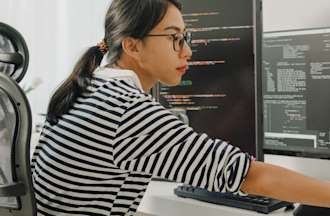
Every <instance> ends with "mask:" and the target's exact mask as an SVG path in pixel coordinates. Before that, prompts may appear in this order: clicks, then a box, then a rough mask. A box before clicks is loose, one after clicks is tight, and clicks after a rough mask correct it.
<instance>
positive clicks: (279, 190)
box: [241, 161, 330, 207]
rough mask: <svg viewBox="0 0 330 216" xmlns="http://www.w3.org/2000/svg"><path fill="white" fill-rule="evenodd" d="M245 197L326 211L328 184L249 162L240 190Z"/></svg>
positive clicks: (329, 196) (328, 204) (329, 205)
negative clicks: (296, 204)
mask: <svg viewBox="0 0 330 216" xmlns="http://www.w3.org/2000/svg"><path fill="white" fill-rule="evenodd" d="M241 190H242V191H244V192H246V193H249V194H256V195H264V196H269V197H273V198H277V199H280V200H286V201H290V202H299V203H304V204H309V205H317V206H324V207H330V182H326V181H321V180H317V179H315V178H311V177H308V176H305V175H302V174H300V173H297V172H294V171H291V170H288V169H285V168H282V167H279V166H275V165H271V164H266V163H261V162H255V161H254V162H252V163H251V166H250V169H249V172H248V175H247V177H246V180H245V182H244V183H243V185H242V188H241Z"/></svg>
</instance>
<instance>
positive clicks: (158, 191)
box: [138, 181, 293, 216]
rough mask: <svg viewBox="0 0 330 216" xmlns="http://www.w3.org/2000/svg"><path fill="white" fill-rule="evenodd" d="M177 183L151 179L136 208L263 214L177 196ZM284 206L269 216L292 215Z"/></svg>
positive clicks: (169, 213) (168, 214) (212, 215)
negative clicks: (175, 189)
mask: <svg viewBox="0 0 330 216" xmlns="http://www.w3.org/2000/svg"><path fill="white" fill-rule="evenodd" d="M178 185H180V184H179V183H172V182H161V181H151V182H150V184H149V186H148V189H147V191H146V194H145V195H144V197H143V199H142V201H141V204H140V206H139V208H138V211H139V212H142V213H146V214H151V215H157V216H201V215H202V216H265V215H266V214H262V213H257V212H254V211H249V210H244V209H237V208H232V207H227V206H220V205H215V204H211V203H206V202H201V201H197V200H193V199H189V198H180V197H177V196H176V195H175V194H174V192H173V190H174V188H176V187H177V186H178ZM292 212H293V211H288V212H285V211H284V208H282V209H279V210H277V211H274V212H272V213H271V214H268V215H269V216H292V215H293V213H292Z"/></svg>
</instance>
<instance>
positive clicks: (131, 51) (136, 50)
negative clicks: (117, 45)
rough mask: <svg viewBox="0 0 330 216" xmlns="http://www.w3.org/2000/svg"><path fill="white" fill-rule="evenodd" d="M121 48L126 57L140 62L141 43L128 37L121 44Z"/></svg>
mask: <svg viewBox="0 0 330 216" xmlns="http://www.w3.org/2000/svg"><path fill="white" fill-rule="evenodd" d="M121 46H122V48H123V51H124V52H125V53H126V55H128V56H130V57H132V58H134V59H136V60H138V59H139V57H140V52H141V41H140V40H139V39H135V38H132V37H127V38H125V39H124V40H123V41H122V42H121Z"/></svg>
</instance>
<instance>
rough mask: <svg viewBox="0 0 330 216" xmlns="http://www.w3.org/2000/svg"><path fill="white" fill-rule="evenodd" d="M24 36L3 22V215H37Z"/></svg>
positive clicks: (0, 62)
mask: <svg viewBox="0 0 330 216" xmlns="http://www.w3.org/2000/svg"><path fill="white" fill-rule="evenodd" d="M28 56H29V55H28V49H27V46H26V44H25V42H24V39H23V37H22V36H21V35H20V34H19V32H17V31H16V30H15V29H13V28H12V27H10V26H8V25H6V24H4V23H1V22H0V215H1V216H9V215H12V216H23V215H24V216H33V215H36V201H35V197H34V192H33V186H32V176H31V167H30V139H31V125H32V118H31V110H30V106H29V103H28V100H27V98H26V96H25V94H24V92H23V90H22V89H21V88H20V87H19V85H18V84H17V83H18V82H19V81H21V80H22V78H23V77H24V75H25V73H26V69H27V66H28V59H29V57H28Z"/></svg>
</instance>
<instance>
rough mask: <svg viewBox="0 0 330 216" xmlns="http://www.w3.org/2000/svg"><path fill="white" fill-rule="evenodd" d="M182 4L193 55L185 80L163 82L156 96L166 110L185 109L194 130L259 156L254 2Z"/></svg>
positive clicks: (227, 0) (185, 0)
mask: <svg viewBox="0 0 330 216" xmlns="http://www.w3.org/2000/svg"><path fill="white" fill-rule="evenodd" d="M181 2H182V4H183V18H184V21H185V23H186V27H187V30H188V31H190V32H192V46H191V49H192V52H193V56H192V59H191V61H190V63H189V70H188V71H187V73H186V74H185V75H184V76H183V78H182V81H181V84H179V85H178V86H176V87H168V86H166V85H163V84H160V85H159V88H158V89H157V91H156V95H157V98H158V99H159V101H160V103H162V104H163V105H164V106H165V107H167V108H170V109H177V110H178V109H179V110H180V109H181V110H184V111H185V112H186V114H187V116H188V119H189V124H190V126H191V127H193V128H194V129H195V131H197V132H200V133H206V134H208V135H209V136H210V137H211V138H219V139H222V140H226V141H229V142H230V143H231V144H233V145H235V146H238V147H240V148H241V149H242V150H243V151H245V152H248V153H250V154H252V155H254V156H259V155H257V148H256V146H257V137H258V136H257V123H256V112H257V111H256V106H255V104H256V100H257V97H256V90H255V89H256V87H257V86H256V82H255V80H256V74H255V68H256V67H255V55H254V53H255V44H254V41H255V37H254V36H255V35H256V31H258V28H257V27H258V26H257V24H255V22H254V20H255V16H256V12H255V10H254V2H255V1H253V0H223V1H218V0H208V1H207V3H205V2H204V1H201V0H183V1H181ZM237 5H239V7H237ZM233 10H236V11H235V12H234V11H233Z"/></svg>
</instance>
